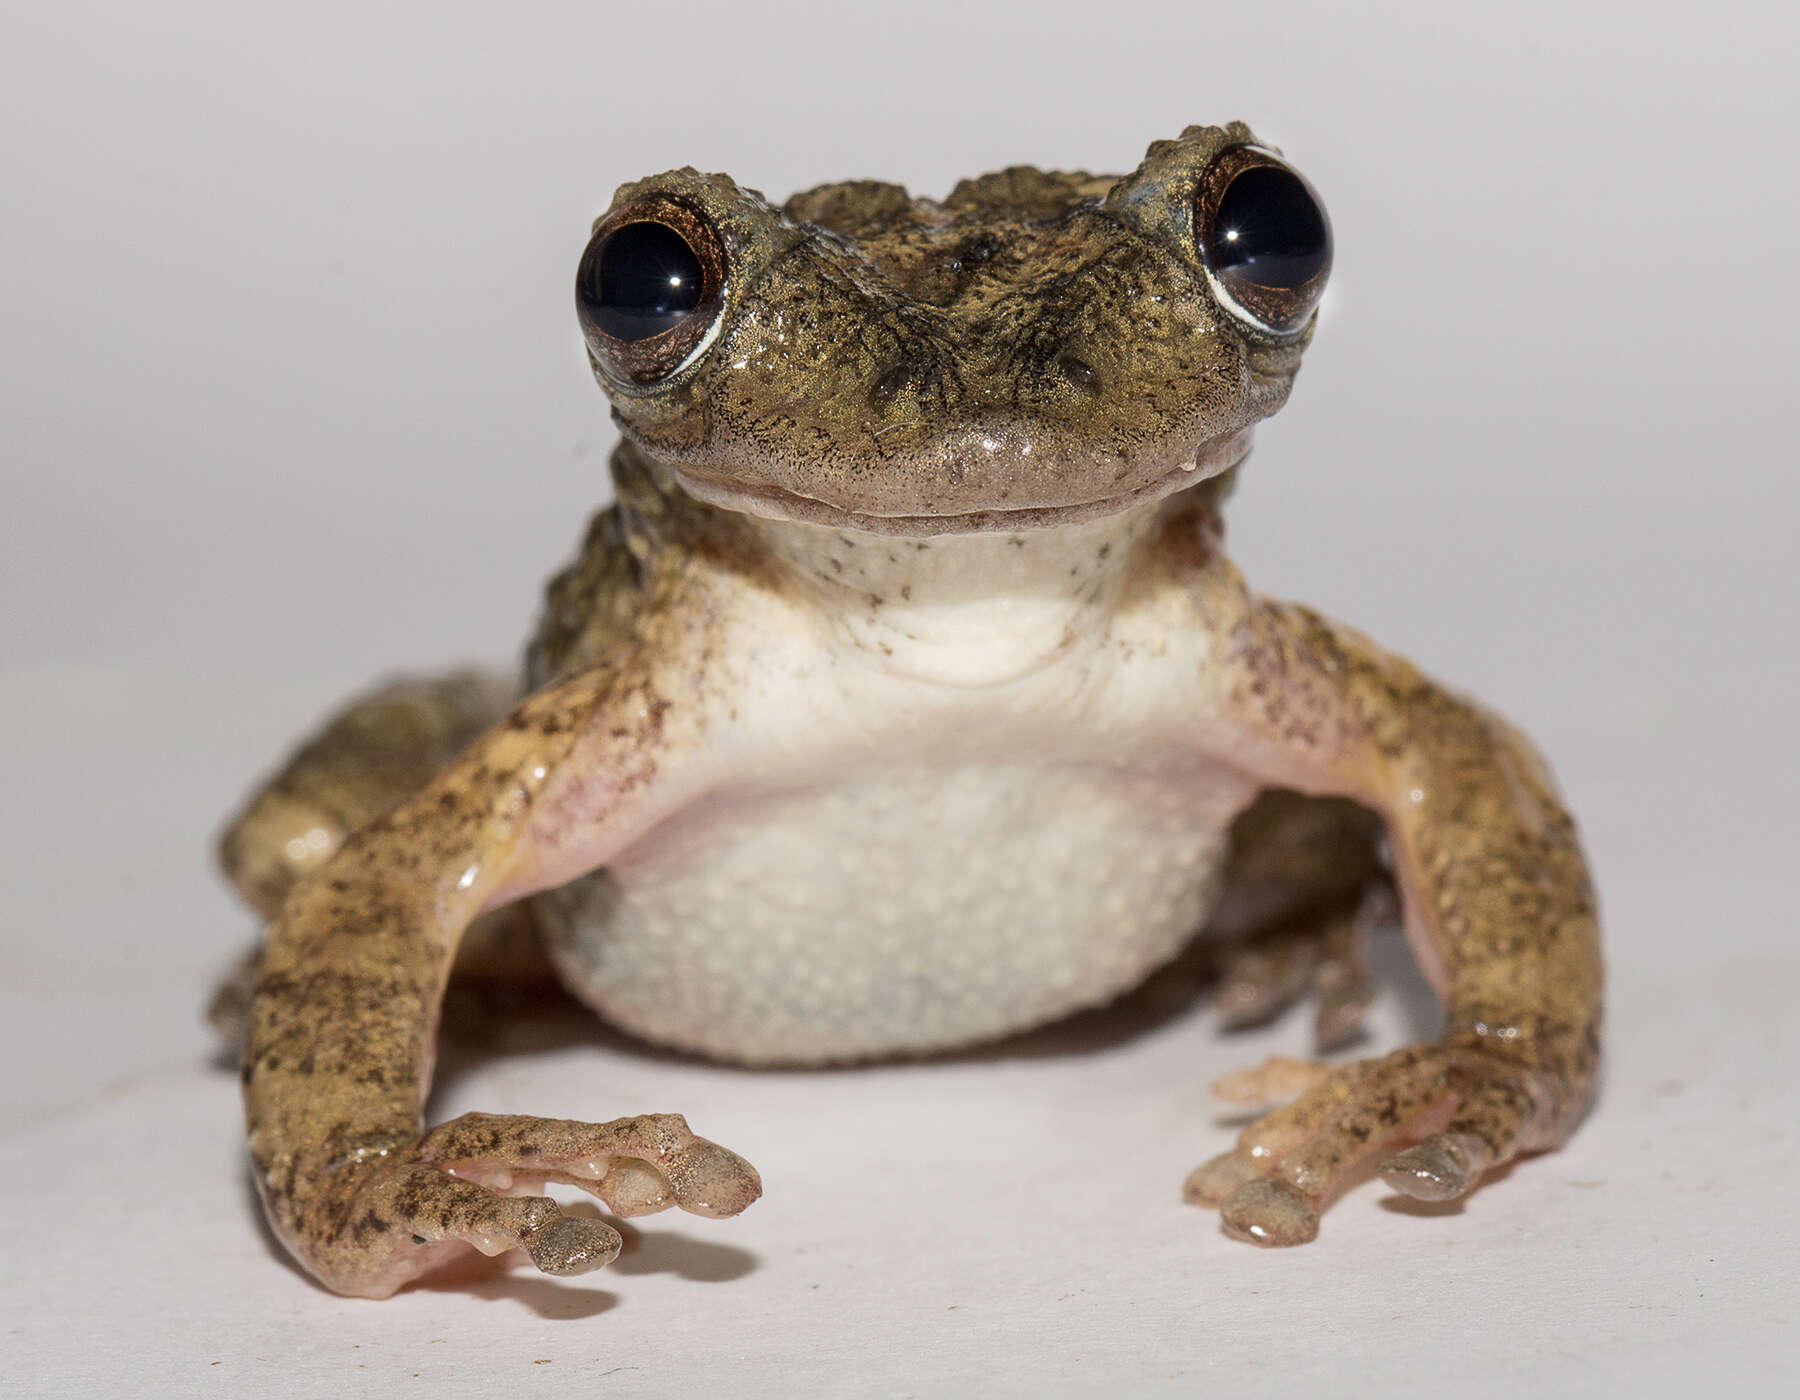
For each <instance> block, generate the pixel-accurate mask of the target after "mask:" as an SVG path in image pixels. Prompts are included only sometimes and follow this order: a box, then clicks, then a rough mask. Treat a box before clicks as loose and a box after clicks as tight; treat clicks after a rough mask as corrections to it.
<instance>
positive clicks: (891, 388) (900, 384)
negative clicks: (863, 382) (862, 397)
mask: <svg viewBox="0 0 1800 1400" xmlns="http://www.w3.org/2000/svg"><path fill="white" fill-rule="evenodd" d="M914 377H915V376H914V373H913V367H912V366H911V365H909V364H906V363H904V362H902V363H900V364H897V365H894V366H892V367H891V368H889V369H888V370H886V371H884V372H883V374H882V376H881V377H880V378H879V379H877V380H876V381H875V382H874V383H873V384H871V385H870V386H869V403H870V405H871V406H872V407H874V408H881V407H883V406H885V405H886V404H888V403H890V402H892V401H893V399H894V397H895V396H896V395H898V394H900V393H901V392H902V391H903V390H905V389H906V387H907V386H908V385H909V384H911V383H912V382H913V380H914Z"/></svg>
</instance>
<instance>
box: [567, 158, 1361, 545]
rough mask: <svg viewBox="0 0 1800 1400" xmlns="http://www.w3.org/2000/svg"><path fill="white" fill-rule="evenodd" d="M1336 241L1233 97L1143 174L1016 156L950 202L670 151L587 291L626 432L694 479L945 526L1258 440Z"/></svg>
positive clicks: (1178, 468) (1022, 519)
mask: <svg viewBox="0 0 1800 1400" xmlns="http://www.w3.org/2000/svg"><path fill="white" fill-rule="evenodd" d="M1330 262H1331V237H1330V230H1329V227H1328V225H1327V223H1326V219H1325V213H1324V209H1323V208H1322V206H1321V205H1320V204H1319V202H1318V200H1317V198H1316V197H1315V196H1314V195H1313V193H1312V191H1311V189H1310V188H1309V187H1308V186H1307V184H1306V182H1305V181H1304V180H1302V179H1301V178H1300V176H1299V175H1297V174H1296V173H1294V172H1293V171H1292V170H1291V169H1290V168H1289V167H1288V166H1286V165H1285V164H1283V163H1282V162H1281V160H1280V159H1278V158H1277V157H1276V156H1275V155H1274V154H1273V153H1271V152H1270V151H1268V150H1267V149H1265V148H1262V147H1259V146H1257V145H1256V144H1255V138H1254V137H1252V135H1251V134H1250V131H1249V129H1248V128H1247V127H1245V126H1242V125H1240V124H1237V123H1233V124H1232V125H1230V126H1225V127H1190V128H1189V129H1188V130H1187V131H1185V132H1183V133H1182V135H1181V137H1180V138H1179V139H1178V140H1175V141H1159V142H1157V143H1156V144H1155V145H1153V146H1151V147H1150V150H1149V154H1148V155H1147V156H1146V157H1145V159H1144V162H1143V164H1142V165H1140V166H1139V167H1138V168H1137V169H1136V170H1135V171H1134V172H1132V173H1131V174H1130V175H1127V176H1125V177H1124V178H1123V179H1114V178H1112V177H1102V176H1092V175H1086V174H1067V173H1053V172H1045V171H1040V170H1036V169H1032V168H1029V167H1017V168H1014V169H1011V170H1005V171H1001V172H1000V173H998V174H995V175H986V176H983V177H981V178H980V179H977V180H965V181H963V182H962V183H961V184H959V185H957V187H956V188H955V189H954V190H952V191H951V192H950V195H949V197H948V198H947V199H945V200H943V201H942V202H941V203H940V202H937V201H933V200H924V199H913V198H911V197H909V196H908V195H907V193H906V191H905V190H904V189H902V188H900V187H899V186H898V185H888V184H881V183H878V182H874V181H852V182H849V183H845V184H835V185H822V186H820V187H819V188H818V189H814V190H809V191H807V192H805V193H803V194H797V195H795V196H794V197H793V198H792V199H790V200H788V202H787V203H786V204H785V205H783V206H782V207H781V208H779V209H777V208H775V207H774V206H773V205H771V204H769V203H768V202H766V201H765V200H764V199H763V198H762V196H761V195H759V194H757V193H756V192H755V191H754V190H747V189H742V188H740V187H739V186H737V185H736V184H734V183H732V181H731V180H729V179H727V178H726V177H724V176H722V175H702V174H699V173H697V172H695V171H693V170H677V171H672V172H670V173H669V174H666V175H658V176H654V177H652V178H650V179H648V180H640V181H637V182H635V183H633V184H629V185H626V186H624V187H623V188H622V189H620V191H619V192H618V194H617V196H616V197H615V198H614V200H613V206H612V208H611V209H610V210H609V211H608V212H607V213H606V214H605V215H604V216H603V217H602V218H601V219H600V220H599V221H598V222H597V223H596V224H595V226H594V232H593V237H592V239H591V241H590V242H589V244H588V247H587V251H586V253H585V254H584V255H583V257H582V260H581V267H580V272H579V274H578V276H577V280H576V301H577V305H578V308H579V311H580V316H581V326H582V331H583V333H584V335H585V337H586V340H587V345H588V351H589V355H590V357H591V359H592V361H593V366H594V371H595V374H596V375H597V376H598V378H599V380H600V382H601V384H602V385H603V386H604V387H605V389H606V391H607V393H608V394H609V395H610V396H611V398H612V402H613V408H614V413H615V416H616V417H617V418H618V421H619V423H620V425H621V427H622V428H623V430H624V432H625V434H626V436H627V437H628V438H629V439H630V440H631V441H632V442H633V443H635V444H636V445H637V447H638V448H639V449H641V450H642V451H643V452H644V453H645V454H646V455H648V456H649V457H651V458H653V459H654V460H656V461H658V462H661V463H662V464H664V465H665V466H666V467H668V468H669V469H670V470H671V471H672V472H673V473H674V474H675V476H676V478H677V479H678V480H679V481H680V482H681V484H682V485H683V486H684V487H685V488H686V489H687V490H688V491H689V492H690V493H692V494H693V495H695V496H698V497H700V498H701V499H703V500H706V501H710V502H713V503H715V504H719V505H724V506H728V507H731V508H733V509H738V510H747V511H751V512H753V513H756V514H759V515H770V516H776V517H785V518H791V519H800V520H810V521H817V522H821V523H829V524H836V525H839V526H845V527H850V528H855V529H862V530H876V531H881V532H885V533H897V534H918V535H925V534H940V533H956V532H968V531H974V530H981V529H1008V530H1013V529H1019V528H1027V527H1031V526H1035V525H1044V524H1051V523H1056V522H1061V521H1068V520H1072V519H1077V518H1083V517H1092V516H1097V515H1103V514H1107V513H1110V512H1112V511H1115V510H1120V509H1123V508H1125V507H1126V506H1127V505H1130V504H1131V503H1134V502H1137V501H1143V500H1146V499H1151V498H1154V497H1156V496H1159V495H1162V494H1165V493H1167V492H1170V491H1174V490H1177V489H1179V488H1180V487H1182V486H1185V485H1190V484H1192V483H1194V482H1196V481H1199V480H1202V479H1204V478H1205V477H1208V476H1213V475H1216V474H1218V473H1220V472H1222V471H1225V470H1227V469H1229V468H1230V467H1232V466H1234V465H1236V464H1237V463H1238V462H1239V461H1241V460H1242V459H1243V457H1244V456H1245V454H1246V453H1247V452H1248V451H1249V446H1250V429H1251V425H1252V424H1254V423H1255V422H1256V420H1257V419H1259V418H1264V417H1267V416H1268V415H1269V414H1271V413H1273V412H1274V411H1275V410H1276V409H1278V408H1279V407H1280V406H1281V405H1282V403H1283V402H1284V401H1285V399H1286V398H1287V394H1288V389H1289V387H1290V385H1291V384H1292V382H1293V378H1294V374H1295V372H1296V370H1297V369H1298V368H1299V365H1300V356H1301V352H1302V350H1303V349H1304V348H1305V345H1306V342H1307V340H1308V339H1309V338H1310V336H1311V333H1312V326H1313V319H1314V308H1315V307H1316V306H1317V304H1318V300H1319V295H1320V293H1321V292H1322V291H1323V289H1324V284H1325V278H1326V274H1327V273H1328V271H1329V270H1330Z"/></svg>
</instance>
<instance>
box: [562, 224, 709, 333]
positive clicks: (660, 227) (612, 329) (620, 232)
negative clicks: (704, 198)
mask: <svg viewBox="0 0 1800 1400" xmlns="http://www.w3.org/2000/svg"><path fill="white" fill-rule="evenodd" d="M702 277H703V274H702V272H701V268H700V259H699V258H697V257H695V256H694V250H693V249H692V248H690V247H688V245H687V240H686V239H684V238H683V237H682V236H681V235H680V234H679V233H676V232H675V230H674V229H672V228H669V227H668V226H667V225H665V224H655V223H649V222H644V223H636V224H626V225H624V226H623V227H621V228H617V229H614V230H613V231H612V232H611V233H610V234H608V235H607V237H606V241H605V242H603V243H602V244H601V245H600V247H599V248H598V249H589V250H588V255H587V256H586V257H585V258H584V259H582V264H581V304H582V308H583V309H584V310H585V311H586V312H587V314H588V316H589V317H590V318H591V319H592V320H593V323H594V324H595V325H596V326H597V327H598V328H599V329H600V330H602V331H604V332H605V333H606V334H607V335H610V336H612V337H613V338H614V339H615V340H648V339H649V338H650V337H651V336H653V335H660V334H662V332H664V331H666V330H669V329H671V328H673V327H675V326H678V325H680V324H681V323H682V322H683V321H685V320H686V319H687V318H688V316H689V314H690V313H691V312H692V311H693V309H694V308H695V307H696V306H698V305H699V304H700V291H701V286H700V284H701V281H702Z"/></svg>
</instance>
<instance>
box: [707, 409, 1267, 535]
mask: <svg viewBox="0 0 1800 1400" xmlns="http://www.w3.org/2000/svg"><path fill="white" fill-rule="evenodd" d="M1249 450H1250V433H1249V429H1248V428H1243V429H1239V430H1238V431H1236V432H1233V433H1227V434H1223V435H1221V436H1219V437H1216V438H1208V439H1207V440H1205V441H1204V442H1202V443H1201V444H1200V445H1199V446H1198V447H1197V448H1196V449H1195V451H1194V453H1193V454H1192V456H1189V457H1184V458H1183V459H1181V460H1180V461H1179V462H1177V463H1176V464H1175V465H1174V466H1172V467H1170V468H1169V469H1168V470H1167V471H1164V472H1162V473H1160V474H1159V475H1157V476H1155V477H1153V478H1151V479H1150V480H1149V481H1146V482H1143V483H1140V484H1139V485H1137V486H1135V487H1131V488H1129V489H1127V490H1124V491H1115V492H1108V493H1103V494H1100V495H1095V496H1090V497H1084V498H1082V499H1079V500H1073V501H1056V502H1045V503H1038V504H1032V505H1017V504H1011V503H1007V502H995V503H993V504H974V505H967V506H965V505H961V504H960V503H959V506H958V508H957V509H954V510H931V509H925V510H919V509H910V510H881V509H869V508H866V507H852V506H845V505H840V504H838V503H837V502H835V501H831V500H828V499H826V498H824V497H821V496H811V495H808V494H806V493H805V492H802V491H796V490H794V489H793V488H792V487H788V486H782V485H779V484H776V483H774V482H767V481H763V482H755V483H749V484H747V483H745V482H742V481H731V480H729V479H726V480H721V479H719V478H717V477H713V476H710V475H709V476H696V475H693V474H690V473H689V472H686V471H684V470H682V469H681V468H680V467H678V466H671V470H672V471H673V472H674V474H675V476H676V478H677V479H678V480H679V481H680V482H681V484H682V486H683V488H684V489H686V490H687V491H688V492H689V493H690V494H692V495H696V496H699V497H700V498H701V499H702V500H707V499H711V500H713V501H714V502H715V503H717V504H721V505H729V506H735V507H736V508H739V509H745V508H750V507H752V506H753V504H754V503H758V502H762V503H766V504H768V505H769V506H771V507H773V508H774V510H773V512H772V513H774V514H777V515H780V516H783V517H786V518H791V519H800V520H807V519H811V520H814V521H816V522H819V523H823V524H838V525H842V526H845V527H848V528H852V529H854V528H857V527H858V526H861V527H862V528H865V529H871V530H873V531H874V532H876V533H893V534H951V533H955V532H956V531H957V529H958V527H959V526H960V527H967V526H970V525H975V524H976V523H977V522H981V521H986V520H992V521H994V522H995V524H996V526H998V527H1001V528H1004V527H1005V526H1006V525H1009V524H1011V525H1015V526H1030V525H1032V524H1037V523H1042V524H1051V523H1057V522H1059V521H1062V520H1066V519H1067V518H1068V517H1070V516H1080V515H1083V514H1093V515H1100V514H1105V513H1106V512H1107V511H1108V510H1109V509H1111V508H1116V507H1118V506H1121V505H1123V504H1126V503H1129V502H1133V501H1137V500H1143V499H1148V498H1153V497H1157V496H1162V495H1167V494H1170V492H1171V491H1172V490H1174V489H1177V488H1179V487H1180V486H1181V485H1182V484H1184V483H1185V482H1193V481H1202V480H1205V479H1207V478H1208V477H1212V476H1216V475H1218V474H1219V473H1220V472H1222V471H1226V470H1228V469H1229V468H1231V467H1233V466H1235V465H1236V464H1237V463H1238V462H1240V461H1242V460H1243V458H1244V457H1245V456H1246V455H1247V454H1248V452H1249ZM1209 458H1210V459H1212V460H1210V461H1209V460H1208V459H1209ZM1202 466H1209V467H1210V468H1211V470H1209V471H1207V472H1205V473H1204V475H1202V474H1201V473H1200V472H1199V468H1200V467H1202ZM759 513H760V512H759Z"/></svg>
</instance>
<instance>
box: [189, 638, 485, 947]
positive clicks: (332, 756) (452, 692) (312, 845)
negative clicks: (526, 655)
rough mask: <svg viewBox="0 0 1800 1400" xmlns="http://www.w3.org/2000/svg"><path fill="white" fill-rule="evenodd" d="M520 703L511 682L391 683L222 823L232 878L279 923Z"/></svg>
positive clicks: (223, 859)
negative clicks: (373, 830)
mask: <svg viewBox="0 0 1800 1400" xmlns="http://www.w3.org/2000/svg"><path fill="white" fill-rule="evenodd" d="M518 698H519V687H518V685H517V684H516V683H515V682H513V681H511V680H508V679H502V678H501V677H499V676H497V675H492V674H490V673H487V672H484V671H474V670H465V671H454V672H452V673H450V674H449V675H447V676H441V677H432V678H417V679H405V680H398V681H393V682H390V683H389V684H387V685H384V686H382V687H381V688H380V689H379V690H376V691H374V692H372V693H370V694H368V695H364V696H360V697H358V698H357V699H355V700H353V701H351V702H350V704H348V705H347V706H345V707H344V708H343V709H342V710H341V711H339V712H338V713H337V714H335V715H333V716H332V718H331V719H330V721H329V722H328V723H327V724H326V725H325V727H324V728H323V729H321V730H320V731H319V732H318V733H317V734H315V735H313V736H312V737H311V738H309V739H308V740H306V742H305V743H303V744H302V745H301V746H300V747H299V748H298V749H297V750H295V752H294V753H293V755H292V756H291V757H290V758H289V759H288V760H287V762H286V763H285V764H284V765H283V766H282V768H281V769H280V771H279V772H277V773H276V774H275V776H274V777H272V778H271V779H269V781H268V782H266V783H264V784H263V785H262V787H260V788H258V789H257V790H256V791H255V792H253V793H252V794H251V795H250V798H249V800H248V801H247V802H245V803H244V805H243V807H242V808H241V809H240V810H239V811H238V813H237V814H236V815H235V816H234V817H233V818H232V819H231V821H230V822H229V823H228V824H227V825H226V827H225V830H224V832H223V833H222V834H221V835H220V837H219V864H220V865H221V866H222V867H223V868H224V871H225V875H226V878H227V879H229V880H230V881H231V883H232V884H234V885H235V886H237V889H238V892H239V893H240V894H241V895H243V897H244V898H245V899H246V900H248V901H249V903H250V906H251V907H252V908H253V909H255V910H256V912H257V913H259V914H261V915H263V917H265V918H270V919H272V918H274V917H275V915H276V914H278V913H280V912H281V906H282V904H283V902H284V901H286V899H287V896H288V891H289V890H290V889H292V888H293V887H294V884H295V882H296V881H298V880H299V878H300V877H301V876H302V875H305V874H308V873H309V872H311V871H313V870H316V869H317V868H318V867H319V866H321V865H323V864H324V863H325V861H326V858H327V857H329V856H330V855H331V853H332V852H333V851H335V850H337V848H338V847H339V846H340V845H342V844H343V841H344V838H345V837H346V836H348V835H349V834H350V833H351V832H353V831H355V830H356V829H357V828H358V827H361V826H365V825H367V824H368V823H369V822H371V821H373V820H374V819H375V818H376V817H379V816H382V815H383V814H385V813H386V812H388V811H389V810H390V809H392V808H393V807H395V806H397V805H398V804H399V803H400V801H401V800H402V799H403V798H406V797H409V796H411V795H412V794H413V793H414V792H416V791H417V790H418V789H419V788H420V787H423V786H424V784H425V782H426V780H427V779H429V778H430V777H431V776H432V775H433V774H434V773H436V772H437V770H438V769H440V768H442V767H443V766H444V765H445V764H446V763H448V762H449V761H450V760H451V759H452V758H455V757H456V755H457V754H459V753H461V752H462V751H463V750H464V749H465V748H467V747H468V746H469V744H470V743H471V742H472V741H473V740H474V739H475V737H476V736H477V735H478V734H480V733H481V732H482V731H483V730H485V729H488V728H489V727H491V726H492V725H493V724H494V723H495V722H496V721H498V720H499V719H500V717H501V716H502V715H504V714H505V713H506V711H507V710H508V709H510V708H511V707H512V705H513V704H514V703H515V702H516V701H517V700H518Z"/></svg>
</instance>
